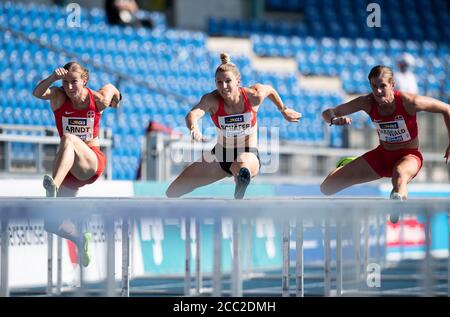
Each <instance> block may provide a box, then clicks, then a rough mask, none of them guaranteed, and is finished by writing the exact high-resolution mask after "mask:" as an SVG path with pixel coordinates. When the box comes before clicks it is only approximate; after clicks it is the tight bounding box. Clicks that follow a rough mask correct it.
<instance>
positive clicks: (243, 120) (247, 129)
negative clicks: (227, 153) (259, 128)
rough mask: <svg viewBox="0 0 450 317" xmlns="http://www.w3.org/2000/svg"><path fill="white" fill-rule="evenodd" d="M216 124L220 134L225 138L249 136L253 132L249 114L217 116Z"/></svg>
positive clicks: (250, 114)
mask: <svg viewBox="0 0 450 317" xmlns="http://www.w3.org/2000/svg"><path fill="white" fill-rule="evenodd" d="M218 122H219V125H220V129H221V130H222V133H223V134H224V136H225V137H227V138H232V137H241V136H246V135H251V134H252V131H253V129H252V113H251V112H245V113H241V114H233V115H227V116H219V117H218Z"/></svg>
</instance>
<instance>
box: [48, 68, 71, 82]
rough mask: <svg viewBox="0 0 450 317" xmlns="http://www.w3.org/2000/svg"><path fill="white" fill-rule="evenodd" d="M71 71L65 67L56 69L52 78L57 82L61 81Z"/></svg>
mask: <svg viewBox="0 0 450 317" xmlns="http://www.w3.org/2000/svg"><path fill="white" fill-rule="evenodd" d="M68 72H69V71H68V70H67V69H65V68H63V67H58V68H57V69H55V70H54V71H53V73H52V75H51V76H52V78H53V79H54V80H55V81H56V80H60V79H63V78H64V77H66V75H67V73H68Z"/></svg>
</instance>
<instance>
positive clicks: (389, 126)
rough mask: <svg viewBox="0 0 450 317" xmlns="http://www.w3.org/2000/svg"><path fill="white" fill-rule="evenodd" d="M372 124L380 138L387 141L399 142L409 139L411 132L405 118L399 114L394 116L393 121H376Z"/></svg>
mask: <svg viewBox="0 0 450 317" xmlns="http://www.w3.org/2000/svg"><path fill="white" fill-rule="evenodd" d="M377 121H379V120H376V121H374V125H375V127H376V129H377V131H378V135H379V136H380V140H381V141H383V142H387V143H400V142H407V141H410V140H411V134H410V133H409V131H408V127H407V126H406V123H405V119H404V118H403V116H401V115H399V116H396V117H395V120H394V121H388V122H377Z"/></svg>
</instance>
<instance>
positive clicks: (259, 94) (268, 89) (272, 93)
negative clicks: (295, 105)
mask: <svg viewBox="0 0 450 317" xmlns="http://www.w3.org/2000/svg"><path fill="white" fill-rule="evenodd" d="M246 91H247V96H248V98H249V100H250V103H251V104H252V106H254V107H259V106H260V105H261V104H262V103H263V101H264V99H266V98H269V99H270V101H272V102H273V104H275V106H277V108H278V110H279V111H280V112H281V113H282V114H283V117H284V118H285V119H286V120H287V121H289V122H298V121H299V119H300V118H301V117H302V114H301V113H299V112H297V111H295V110H293V109H289V108H287V107H286V106H285V105H284V103H283V100H281V97H280V95H279V94H278V92H277V91H276V90H275V89H274V88H273V87H272V86H270V85H263V84H255V85H253V86H251V87H249V88H247V89H246Z"/></svg>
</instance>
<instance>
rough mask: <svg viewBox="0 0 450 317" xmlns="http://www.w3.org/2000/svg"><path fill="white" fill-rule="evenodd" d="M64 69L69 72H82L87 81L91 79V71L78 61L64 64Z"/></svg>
mask: <svg viewBox="0 0 450 317" xmlns="http://www.w3.org/2000/svg"><path fill="white" fill-rule="evenodd" d="M64 69H66V70H67V71H69V72H79V73H81V78H83V79H84V80H86V83H87V82H88V81H89V71H88V70H87V69H86V68H84V67H83V66H81V65H80V64H79V63H77V62H69V63H67V64H66V65H64Z"/></svg>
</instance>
